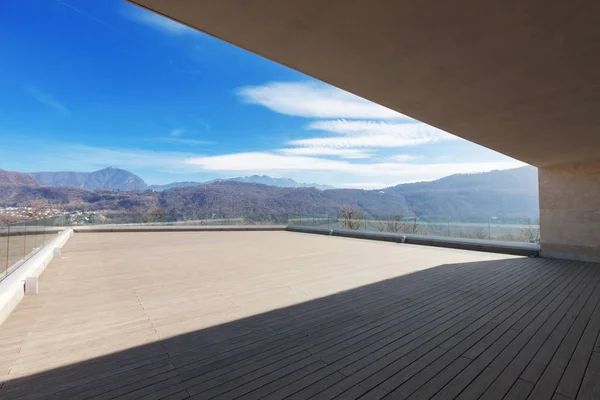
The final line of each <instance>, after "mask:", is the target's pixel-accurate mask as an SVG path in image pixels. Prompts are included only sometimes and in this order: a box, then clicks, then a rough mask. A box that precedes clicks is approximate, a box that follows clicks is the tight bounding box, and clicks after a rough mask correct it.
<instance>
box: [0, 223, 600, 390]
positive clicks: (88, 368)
mask: <svg viewBox="0 0 600 400" xmlns="http://www.w3.org/2000/svg"><path fill="white" fill-rule="evenodd" d="M117 228H118V227H113V228H112V232H107V229H104V232H98V231H96V232H95V231H94V229H93V228H88V230H85V229H81V231H80V233H75V234H74V235H73V237H71V238H70V239H69V240H68V242H67V243H66V244H65V245H64V247H63V248H62V252H61V255H60V257H58V256H57V257H55V258H54V260H53V261H52V262H51V263H50V264H49V265H48V266H47V267H46V269H45V272H44V273H43V274H42V275H41V276H40V290H39V293H38V294H37V295H35V296H26V297H24V299H23V300H22V301H21V302H20V304H19V305H18V306H17V307H16V309H15V310H14V311H13V312H12V314H11V315H10V316H9V317H8V319H7V320H6V321H5V322H4V323H3V325H1V326H0V373H1V374H2V381H3V385H2V387H1V388H0V397H1V398H2V399H41V398H56V399H88V398H90V399H91V398H93V399H112V398H123V399H125V398H131V399H162V398H165V399H166V398H168V399H187V398H194V399H212V398H216V399H233V398H244V399H250V398H269V399H284V398H290V399H314V398H322V399H330V398H344V399H357V398H364V399H376V398H388V399H399V398H412V399H427V398H439V399H447V398H465V399H466V398H479V397H482V398H533V399H538V398H556V399H575V398H581V399H587V398H589V399H592V398H597V396H598V393H599V390H600V383H599V382H600V379H599V378H600V338H599V332H600V268H598V264H594V263H585V262H579V261H564V260H551V259H544V258H531V257H529V258H528V257H522V256H515V255H507V254H492V253H484V252H475V251H465V250H460V249H450V248H439V247H426V246H420V245H414V244H408V243H391V242H383V241H373V240H363V239H357V238H347V237H335V236H327V237H325V236H322V235H311V234H307V233H299V232H291V231H286V230H285V227H276V226H275V227H268V229H269V230H264V229H265V228H264V227H238V229H254V230H256V231H228V230H227V229H226V228H223V227H219V229H221V230H222V231H220V232H217V231H210V227H202V228H198V229H203V230H202V231H201V230H196V231H187V232H183V231H180V230H177V229H167V228H164V229H163V231H162V232H158V231H156V230H160V229H158V228H157V227H154V228H153V227H146V228H149V231H143V229H142V228H144V227H142V228H140V227H131V226H130V227H129V228H127V229H125V227H121V228H122V229H121V230H123V232H116V231H117V230H119V229H117ZM76 230H77V229H76ZM127 230H129V231H127ZM151 230H155V231H154V232H153V231H151ZM188 230H192V229H191V228H189V227H188ZM64 234H65V233H63V234H62V235H64ZM46 243H48V244H49V245H50V246H53V242H52V241H50V242H46ZM31 260H32V258H31V259H30V261H31ZM24 268H27V263H25V264H23V265H21V266H20V267H19V268H18V269H17V270H16V271H15V272H14V273H13V274H11V275H9V276H8V278H7V279H6V280H5V282H4V283H6V281H8V280H9V279H10V278H11V277H14V276H16V275H17V274H18V273H19V271H20V270H22V269H24Z"/></svg>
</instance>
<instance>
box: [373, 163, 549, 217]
mask: <svg viewBox="0 0 600 400" xmlns="http://www.w3.org/2000/svg"><path fill="white" fill-rule="evenodd" d="M384 192H386V193H394V194H397V195H400V196H403V197H404V198H405V199H406V201H407V203H408V205H409V208H410V209H411V211H412V212H413V213H415V214H417V215H435V216H449V217H465V216H478V217H479V216H497V215H502V216H514V215H516V216H523V215H525V216H534V215H537V214H538V212H539V200H538V176H537V169H536V168H534V167H530V166H526V167H521V168H515V169H509V170H502V171H491V172H484V173H479V174H457V175H451V176H447V177H445V178H441V179H438V180H435V181H430V182H419V183H409V184H402V185H398V186H394V187H391V188H387V189H384Z"/></svg>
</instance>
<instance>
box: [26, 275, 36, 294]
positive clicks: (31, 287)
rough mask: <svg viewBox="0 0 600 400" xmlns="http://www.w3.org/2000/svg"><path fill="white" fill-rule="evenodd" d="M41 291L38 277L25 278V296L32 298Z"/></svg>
mask: <svg viewBox="0 0 600 400" xmlns="http://www.w3.org/2000/svg"><path fill="white" fill-rule="evenodd" d="M38 290H39V286H38V278H37V276H30V277H27V278H25V295H26V296H30V295H33V294H37V293H38Z"/></svg>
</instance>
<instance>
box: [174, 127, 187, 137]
mask: <svg viewBox="0 0 600 400" xmlns="http://www.w3.org/2000/svg"><path fill="white" fill-rule="evenodd" d="M184 133H185V129H181V128H179V129H173V130H172V131H171V136H180V135H183V134H184Z"/></svg>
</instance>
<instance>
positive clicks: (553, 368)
mask: <svg viewBox="0 0 600 400" xmlns="http://www.w3.org/2000/svg"><path fill="white" fill-rule="evenodd" d="M599 301H600V284H598V285H597V286H596V288H595V290H594V293H593V294H592V295H591V296H590V297H589V299H588V301H587V302H586V304H585V306H584V307H583V309H582V310H581V312H579V313H578V314H577V318H576V319H575V321H574V322H573V323H572V325H571V327H570V329H569V332H568V333H567V335H566V336H565V338H564V339H563V340H562V342H561V344H560V346H559V347H558V349H557V350H556V352H555V353H554V356H553V357H552V360H551V361H550V363H549V364H548V366H547V367H546V369H545V370H544V373H543V374H542V376H541V377H540V379H539V380H538V381H537V383H536V385H535V387H534V388H533V391H532V392H531V396H532V397H534V398H535V397H542V398H543V397H544V396H547V395H551V394H553V393H554V391H555V389H556V386H557V385H558V382H559V381H560V379H561V377H562V375H563V373H564V371H565V369H566V367H567V365H568V363H569V361H570V359H571V356H572V355H573V352H574V351H575V349H576V347H577V344H578V343H579V340H580V339H581V335H582V334H583V331H584V329H585V327H586V326H587V324H588V322H589V319H590V317H591V315H592V313H593V311H594V309H595V308H596V306H597V305H598V302H599Z"/></svg>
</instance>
